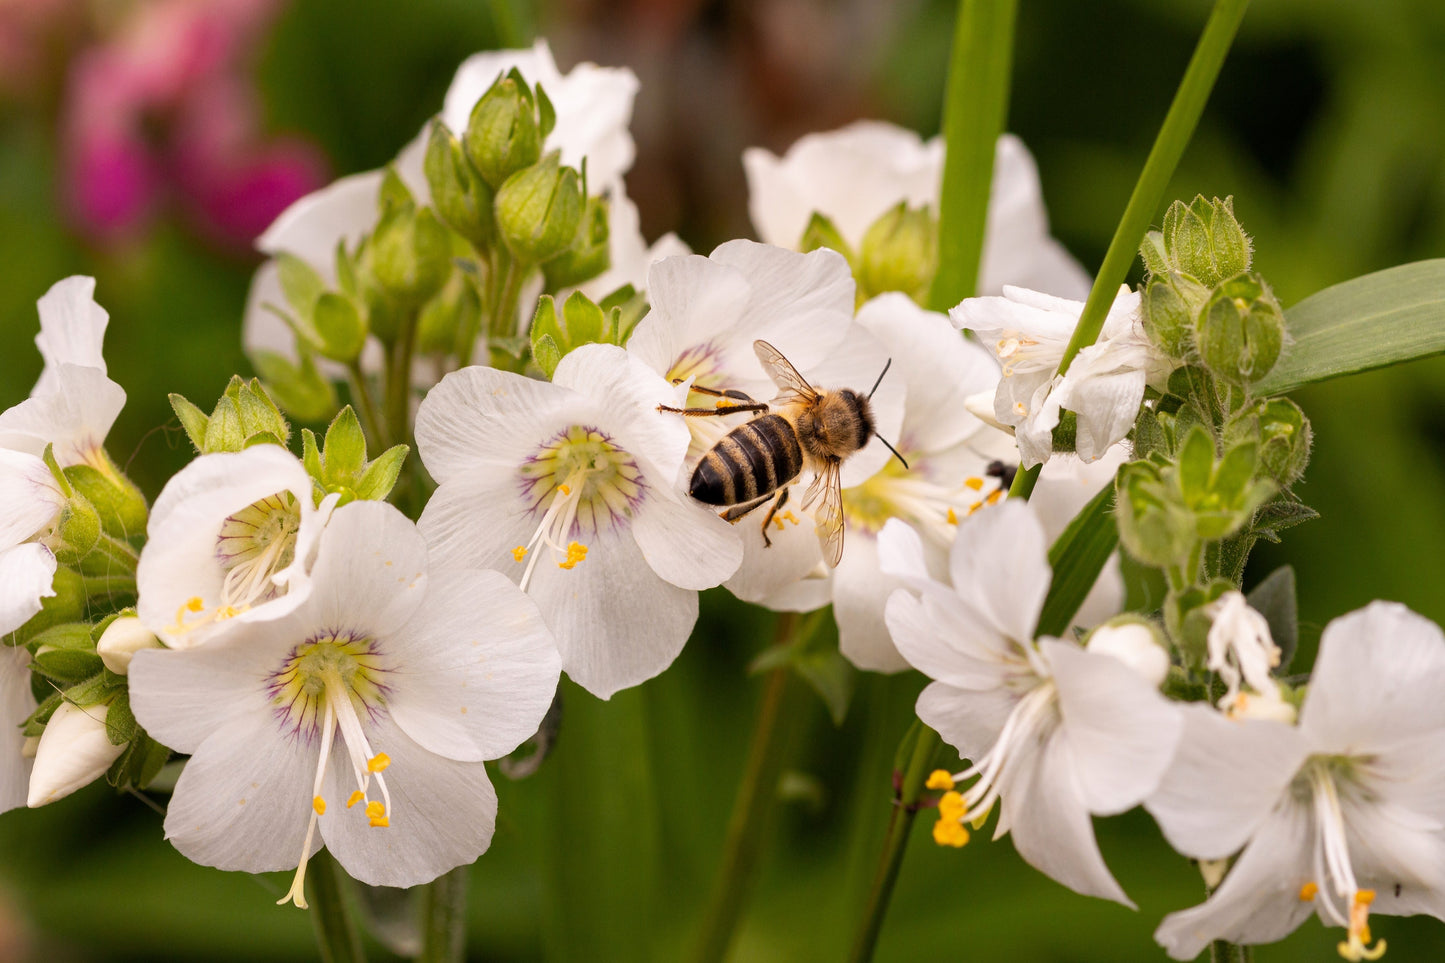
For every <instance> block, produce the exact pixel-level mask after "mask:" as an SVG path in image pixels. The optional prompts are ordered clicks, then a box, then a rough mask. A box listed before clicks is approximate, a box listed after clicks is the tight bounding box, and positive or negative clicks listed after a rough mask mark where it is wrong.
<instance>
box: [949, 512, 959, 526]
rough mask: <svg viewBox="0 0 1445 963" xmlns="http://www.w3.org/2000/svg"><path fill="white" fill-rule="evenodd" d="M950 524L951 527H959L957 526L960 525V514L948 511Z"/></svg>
mask: <svg viewBox="0 0 1445 963" xmlns="http://www.w3.org/2000/svg"><path fill="white" fill-rule="evenodd" d="M948 524H950V525H957V524H958V512H956V511H954V510H953V509H952V508H949V510H948Z"/></svg>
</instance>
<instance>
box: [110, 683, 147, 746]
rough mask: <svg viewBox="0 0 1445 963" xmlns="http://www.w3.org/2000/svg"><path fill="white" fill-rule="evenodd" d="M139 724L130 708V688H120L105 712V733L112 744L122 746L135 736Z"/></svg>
mask: <svg viewBox="0 0 1445 963" xmlns="http://www.w3.org/2000/svg"><path fill="white" fill-rule="evenodd" d="M139 730H140V726H139V725H138V724H137V723H136V721H135V713H134V712H132V711H131V709H130V690H129V689H121V690H120V691H119V692H117V693H116V696H115V698H114V699H112V700H110V707H109V708H108V709H107V710H106V713H105V735H106V738H108V739H109V740H110V744H111V745H112V746H122V745H125V744H126V743H127V742H130V741H131V740H132V739H134V738H135V736H136V733H137V732H138V731H139Z"/></svg>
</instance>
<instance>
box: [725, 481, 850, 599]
mask: <svg viewBox="0 0 1445 963" xmlns="http://www.w3.org/2000/svg"><path fill="white" fill-rule="evenodd" d="M788 491H789V494H788V504H787V509H786V510H792V511H793V512H794V515H795V516H796V517H798V518H799V519H801V522H800V523H799V524H796V525H795V524H793V523H791V522H784V523H783V527H782V528H778V527H777V524H776V521H775V522H774V524H773V527H772V528H770V529H769V530H768V537H769V538H770V539H771V540H772V544H770V545H764V544H763V534H762V521H763V514H764V513H766V511H767V509H766V508H759V509H757V510H755V511H752V512H750V513H748V514H747V515H744V516H743V517H742V518H741V519H739V520H738V521H737V523H736V524H735V525H734V526H733V527H734V530H735V531H736V532H737V533H738V535H739V536H740V537H741V539H742V544H743V561H742V564H741V565H739V566H738V569H737V571H736V572H735V573H734V574H733V576H732V577H731V578H729V579H728V580H727V581H726V582H724V583H723V585H724V587H726V588H727V590H728V591H729V592H731V593H733V594H734V595H736V596H737V597H738V598H740V599H742V600H743V601H744V602H761V601H762V600H763V599H765V598H770V597H771V596H773V595H774V594H776V593H777V592H780V591H782V590H783V589H784V588H786V587H788V586H790V585H792V584H794V583H795V582H797V581H799V580H800V579H803V578H805V577H808V576H809V575H811V574H813V573H815V572H817V571H818V570H819V569H820V568H822V567H823V550H822V548H821V547H820V546H819V544H818V536H817V533H816V532H815V531H814V525H813V523H812V521H811V520H810V519H809V518H808V517H807V516H806V515H804V514H802V513H801V512H799V511H798V510H797V506H799V505H800V504H802V500H803V491H804V488H803V486H802V485H794V486H792V487H791V488H790V489H788ZM843 537H844V539H845V541H844V549H843V551H844V554H847V541H846V539H847V537H848V536H847V533H846V531H845V532H844V535H843Z"/></svg>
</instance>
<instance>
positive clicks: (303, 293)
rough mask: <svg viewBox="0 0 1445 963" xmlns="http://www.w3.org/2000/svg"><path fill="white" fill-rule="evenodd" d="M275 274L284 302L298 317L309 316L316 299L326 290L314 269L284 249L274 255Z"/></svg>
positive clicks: (323, 282)
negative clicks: (284, 298)
mask: <svg viewBox="0 0 1445 963" xmlns="http://www.w3.org/2000/svg"><path fill="white" fill-rule="evenodd" d="M275 261H276V274H277V276H278V279H279V280H280V283H281V293H282V294H283V295H285V297H286V303H287V304H289V305H291V309H292V310H293V311H295V312H296V314H297V315H299V316H300V317H303V318H306V317H310V316H311V309H312V307H314V306H315V304H316V299H317V298H319V297H321V294H322V292H324V291H325V290H326V282H325V281H323V280H322V279H321V275H320V274H318V273H317V272H316V269H315V268H313V267H312V266H311V265H309V264H307V263H306V262H305V261H303V260H302V259H301V258H299V257H296V256H295V255H294V254H287V253H286V252H285V251H282V252H281V253H279V254H277V255H276V256H275Z"/></svg>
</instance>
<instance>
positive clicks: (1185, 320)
mask: <svg viewBox="0 0 1445 963" xmlns="http://www.w3.org/2000/svg"><path fill="white" fill-rule="evenodd" d="M1208 299H1209V288H1207V287H1205V286H1204V285H1202V284H1200V283H1199V282H1198V281H1195V280H1194V279H1193V278H1191V277H1189V276H1188V275H1186V274H1180V273H1178V272H1177V271H1175V272H1164V273H1159V274H1154V275H1152V276H1151V277H1150V278H1149V285H1148V287H1146V288H1145V289H1144V298H1143V305H1142V307H1143V323H1144V333H1145V334H1147V335H1148V336H1149V340H1150V341H1153V342H1154V344H1155V346H1156V347H1158V348H1159V350H1161V351H1163V352H1164V353H1165V354H1167V355H1168V356H1169V357H1171V358H1174V359H1175V360H1184V359H1185V358H1188V357H1189V355H1190V354H1191V352H1192V351H1193V348H1194V324H1195V320H1196V319H1197V318H1198V317H1199V310H1200V308H1202V307H1203V306H1204V303H1205V302H1206V301H1207V300H1208Z"/></svg>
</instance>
